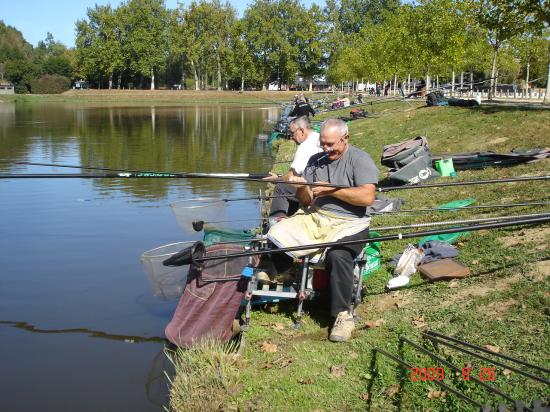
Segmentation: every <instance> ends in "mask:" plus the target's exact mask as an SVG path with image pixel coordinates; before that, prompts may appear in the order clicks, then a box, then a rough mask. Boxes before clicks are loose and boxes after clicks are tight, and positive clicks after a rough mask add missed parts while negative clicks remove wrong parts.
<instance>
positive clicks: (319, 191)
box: [311, 182, 338, 197]
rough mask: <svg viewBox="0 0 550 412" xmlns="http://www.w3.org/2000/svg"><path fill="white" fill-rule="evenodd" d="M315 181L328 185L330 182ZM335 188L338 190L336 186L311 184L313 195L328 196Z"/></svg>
mask: <svg viewBox="0 0 550 412" xmlns="http://www.w3.org/2000/svg"><path fill="white" fill-rule="evenodd" d="M315 183H323V184H327V185H330V182H315ZM337 190H338V189H337V188H334V187H327V186H312V188H311V191H312V192H313V197H321V196H330V195H332V194H333V193H334V192H336V191H337Z"/></svg>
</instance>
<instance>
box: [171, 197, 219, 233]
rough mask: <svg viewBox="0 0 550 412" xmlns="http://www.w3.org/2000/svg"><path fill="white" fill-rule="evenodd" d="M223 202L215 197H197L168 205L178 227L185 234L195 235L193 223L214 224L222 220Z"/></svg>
mask: <svg viewBox="0 0 550 412" xmlns="http://www.w3.org/2000/svg"><path fill="white" fill-rule="evenodd" d="M225 203H226V202H225V201H224V200H222V199H219V198H215V197H199V198H195V199H187V200H180V201H179V202H174V203H170V208H171V209H172V212H174V215H175V216H176V220H177V222H178V225H179V226H180V227H181V228H182V229H183V231H184V232H185V233H187V234H193V233H196V231H195V230H194V229H193V222H197V221H203V222H215V221H220V220H222V221H223V220H224V216H225Z"/></svg>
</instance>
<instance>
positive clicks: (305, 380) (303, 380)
mask: <svg viewBox="0 0 550 412" xmlns="http://www.w3.org/2000/svg"><path fill="white" fill-rule="evenodd" d="M298 383H299V384H300V385H312V384H314V383H315V381H314V380H313V379H311V378H300V379H298Z"/></svg>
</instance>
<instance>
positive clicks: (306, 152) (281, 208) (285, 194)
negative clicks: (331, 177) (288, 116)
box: [267, 116, 322, 226]
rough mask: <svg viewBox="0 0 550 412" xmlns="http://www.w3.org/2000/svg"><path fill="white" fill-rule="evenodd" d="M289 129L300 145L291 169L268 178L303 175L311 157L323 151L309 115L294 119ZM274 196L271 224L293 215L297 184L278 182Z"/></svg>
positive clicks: (291, 135) (295, 207)
mask: <svg viewBox="0 0 550 412" xmlns="http://www.w3.org/2000/svg"><path fill="white" fill-rule="evenodd" d="M288 131H289V133H290V137H291V139H292V140H294V141H295V142H296V144H297V145H298V148H297V149H296V153H295V154H294V159H293V160H292V163H291V165H290V169H289V171H288V172H287V173H286V174H284V175H283V176H281V177H279V178H277V177H276V175H274V174H272V175H271V176H270V177H268V178H267V180H273V179H282V180H289V178H290V177H296V176H301V175H302V173H303V172H304V169H305V168H306V165H307V162H308V161H309V158H310V157H311V156H313V155H315V154H317V153H319V152H322V149H321V146H320V145H319V133H317V132H316V131H314V130H313V129H312V128H311V122H310V120H309V118H308V117H307V116H301V117H298V118H296V119H294V120H292V121H291V122H290V124H289V126H288ZM273 196H275V197H274V198H273V200H272V202H271V209H270V210H269V225H270V226H272V225H273V224H275V223H276V222H278V221H279V220H281V219H283V218H285V217H288V216H290V215H293V214H294V212H296V210H298V207H299V202H298V199H297V198H296V187H295V186H292V185H289V184H286V183H278V184H277V185H275V190H274V193H273Z"/></svg>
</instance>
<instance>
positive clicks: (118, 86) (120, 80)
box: [116, 71, 122, 90]
mask: <svg viewBox="0 0 550 412" xmlns="http://www.w3.org/2000/svg"><path fill="white" fill-rule="evenodd" d="M121 87H122V71H121V72H120V73H119V74H118V84H117V85H116V88H117V89H118V90H120V88H121Z"/></svg>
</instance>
